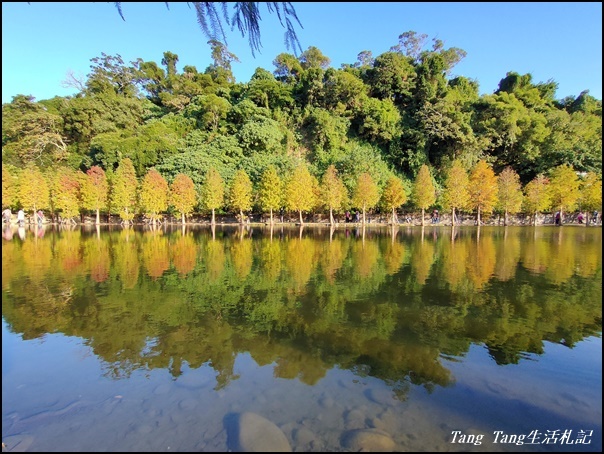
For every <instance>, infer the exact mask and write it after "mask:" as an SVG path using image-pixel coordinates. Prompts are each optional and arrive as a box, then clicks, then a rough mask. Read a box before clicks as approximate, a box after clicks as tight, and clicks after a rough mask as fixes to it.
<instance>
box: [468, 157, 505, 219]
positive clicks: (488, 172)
mask: <svg viewBox="0 0 604 454" xmlns="http://www.w3.org/2000/svg"><path fill="white" fill-rule="evenodd" d="M498 191H499V188H498V186H497V175H495V172H494V171H493V168H492V167H491V165H489V164H488V163H487V162H486V161H485V160H484V159H482V160H480V161H478V163H477V164H476V165H475V166H474V167H473V168H472V170H471V171H470V182H469V185H468V192H469V194H470V201H469V202H470V203H469V206H470V208H472V209H475V210H476V224H477V225H480V223H481V219H480V218H481V214H482V213H491V212H492V211H493V208H495V205H496V204H497V193H498Z"/></svg>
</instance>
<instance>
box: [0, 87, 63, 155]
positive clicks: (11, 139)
mask: <svg viewBox="0 0 604 454" xmlns="http://www.w3.org/2000/svg"><path fill="white" fill-rule="evenodd" d="M62 127H63V119H62V118H61V116H60V115H57V114H55V113H51V112H48V110H47V109H46V107H45V106H44V105H43V104H41V103H37V102H35V101H34V98H33V97H32V96H24V95H17V96H13V100H12V102H10V103H6V104H2V162H3V163H7V164H12V165H15V166H20V167H23V166H25V165H27V164H29V163H34V164H36V165H38V166H41V167H48V166H50V165H53V164H55V163H57V162H60V161H64V160H65V159H66V158H67V154H68V153H67V143H66V141H65V138H64V137H63V135H62Z"/></svg>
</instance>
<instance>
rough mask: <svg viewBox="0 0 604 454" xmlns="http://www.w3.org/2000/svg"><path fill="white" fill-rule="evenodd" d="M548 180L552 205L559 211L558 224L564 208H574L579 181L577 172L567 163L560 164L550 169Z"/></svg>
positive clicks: (562, 216)
mask: <svg viewBox="0 0 604 454" xmlns="http://www.w3.org/2000/svg"><path fill="white" fill-rule="evenodd" d="M549 181H550V184H549V186H548V187H549V193H550V197H551V199H552V207H556V208H557V209H558V210H559V211H560V224H562V222H563V219H564V215H563V214H564V210H572V209H574V208H575V205H576V204H577V201H578V200H579V197H580V195H581V193H580V191H579V187H580V185H581V181H580V180H579V177H578V175H577V172H575V170H574V169H573V168H572V167H571V166H569V165H568V164H562V165H559V166H558V167H555V168H554V169H552V171H551V172H550V179H549Z"/></svg>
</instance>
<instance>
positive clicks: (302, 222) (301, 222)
mask: <svg viewBox="0 0 604 454" xmlns="http://www.w3.org/2000/svg"><path fill="white" fill-rule="evenodd" d="M298 211H299V212H300V225H303V224H304V220H303V219H302V210H298Z"/></svg>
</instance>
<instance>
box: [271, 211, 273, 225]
mask: <svg viewBox="0 0 604 454" xmlns="http://www.w3.org/2000/svg"><path fill="white" fill-rule="evenodd" d="M272 225H273V209H272V208H271V227H272Z"/></svg>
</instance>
